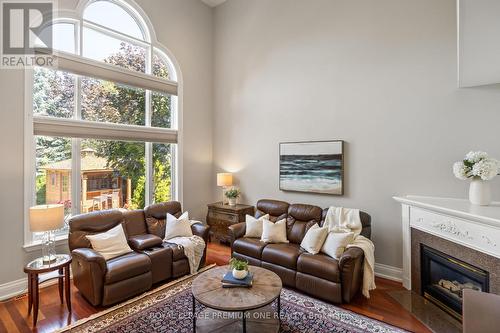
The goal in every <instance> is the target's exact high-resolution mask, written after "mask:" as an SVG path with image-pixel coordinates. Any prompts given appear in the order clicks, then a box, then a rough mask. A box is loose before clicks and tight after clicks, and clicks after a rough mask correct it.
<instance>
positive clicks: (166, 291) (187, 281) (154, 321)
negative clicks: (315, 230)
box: [59, 276, 406, 333]
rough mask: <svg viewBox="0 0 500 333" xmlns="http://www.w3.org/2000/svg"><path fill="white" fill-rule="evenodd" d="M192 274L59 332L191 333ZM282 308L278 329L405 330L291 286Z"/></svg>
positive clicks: (380, 332)
mask: <svg viewBox="0 0 500 333" xmlns="http://www.w3.org/2000/svg"><path fill="white" fill-rule="evenodd" d="M195 277H196V276H188V277H185V278H182V279H180V280H177V281H174V282H172V283H169V284H167V285H164V286H161V287H159V288H157V289H155V290H153V291H150V292H148V293H146V294H143V295H141V296H138V297H136V298H134V299H132V300H131V301H127V302H125V303H122V304H120V305H118V306H115V307H113V308H111V309H108V310H106V311H103V312H100V313H97V314H95V315H93V316H91V317H89V318H86V319H82V320H80V321H78V322H76V323H74V324H73V325H71V326H68V327H66V328H64V329H62V330H60V331H59V332H75V333H76V332H78V333H80V332H82V333H83V332H85V333H91V332H103V333H108V332H109V333H111V332H119V333H131V332H172V333H174V332H175V333H184V332H186V333H187V332H192V331H193V326H192V325H193V324H192V323H193V322H192V317H191V309H192V308H191V307H192V299H191V283H192V282H193V279H194V278H195ZM200 309H201V305H200ZM200 309H198V311H199V310H200ZM281 311H282V315H283V319H282V322H281V329H280V332H311V333H312V332H314V333H319V332H325V333H326V332H334V333H337V332H338V333H350V332H353V333H358V332H376V333H396V332H398V333H399V332H406V331H405V330H402V329H399V328H396V327H394V326H390V325H387V324H385V323H382V322H379V321H377V320H374V319H370V318H368V317H365V316H362V315H359V314H356V313H353V312H351V311H348V310H344V309H341V308H338V307H336V306H334V305H332V304H328V303H325V302H322V301H319V300H317V299H315V298H312V297H309V296H305V295H303V294H300V293H298V292H296V291H293V290H290V289H283V290H282V292H281Z"/></svg>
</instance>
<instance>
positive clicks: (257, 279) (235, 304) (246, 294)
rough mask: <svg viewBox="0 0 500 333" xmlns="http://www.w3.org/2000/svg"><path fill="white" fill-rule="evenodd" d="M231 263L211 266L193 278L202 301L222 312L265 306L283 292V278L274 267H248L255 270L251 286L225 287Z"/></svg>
mask: <svg viewBox="0 0 500 333" xmlns="http://www.w3.org/2000/svg"><path fill="white" fill-rule="evenodd" d="M228 270H229V266H221V267H216V268H212V269H209V270H208V271H206V272H204V273H201V274H200V275H199V276H198V277H197V278H196V279H194V281H193V285H192V293H193V297H194V298H196V300H197V301H198V302H200V303H201V304H203V305H205V306H207V307H209V308H212V309H216V310H222V311H244V310H252V309H258V308H261V307H263V306H265V305H267V304H270V303H271V302H272V301H274V300H275V299H276V298H278V296H279V295H280V292H281V287H282V284H281V279H280V277H279V276H278V275H276V274H275V273H273V272H271V271H270V270H267V269H264V268H261V267H257V266H248V270H249V271H250V272H252V273H253V283H252V287H250V288H243V287H242V288H222V282H221V280H222V277H223V276H224V274H225V273H226V272H227V271H228Z"/></svg>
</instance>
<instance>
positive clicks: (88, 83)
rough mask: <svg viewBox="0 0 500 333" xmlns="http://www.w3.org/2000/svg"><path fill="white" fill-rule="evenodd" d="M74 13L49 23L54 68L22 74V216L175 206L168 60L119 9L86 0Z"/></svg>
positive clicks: (129, 11) (128, 12)
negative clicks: (36, 209)
mask: <svg viewBox="0 0 500 333" xmlns="http://www.w3.org/2000/svg"><path fill="white" fill-rule="evenodd" d="M78 16H79V18H74V17H72V18H61V17H59V18H57V20H56V21H55V22H54V23H53V25H52V27H53V33H54V35H53V37H54V43H53V46H54V49H55V53H56V57H57V60H58V62H57V63H58V66H57V68H34V69H33V70H30V71H29V73H28V74H27V82H28V83H27V88H28V89H27V94H28V96H27V99H29V100H30V103H29V104H30V105H31V107H30V108H29V110H28V111H27V112H28V115H27V117H26V119H27V124H26V128H27V133H33V137H32V140H28V142H27V145H26V151H27V155H28V156H29V155H31V157H32V163H31V164H30V167H29V168H27V178H28V182H27V183H28V184H29V186H28V187H27V188H29V191H28V196H27V197H30V198H31V200H27V201H28V202H27V203H26V209H27V208H28V207H29V206H32V205H36V204H52V203H60V204H64V207H65V213H66V215H67V216H68V217H69V216H71V215H74V214H79V213H84V212H91V211H96V210H102V209H110V208H124V209H138V208H143V207H144V206H145V205H148V204H150V203H153V202H162V201H167V200H171V199H179V191H178V188H177V184H178V183H177V179H178V177H179V176H178V174H177V168H176V165H177V158H176V157H177V156H178V153H177V151H178V144H177V138H178V135H179V133H178V132H179V131H178V126H177V119H178V115H177V112H178V107H177V100H178V99H177V91H178V85H177V73H176V71H175V68H174V66H173V62H172V61H171V59H170V58H168V57H167V56H166V53H165V52H163V51H162V47H161V46H160V45H158V44H157V43H156V42H154V41H152V40H151V36H152V35H154V34H152V31H151V30H150V29H148V27H147V26H146V24H145V23H144V22H145V20H144V19H143V17H141V15H140V14H139V13H138V10H136V9H135V8H133V7H132V6H131V5H129V4H128V3H126V2H122V1H117V0H97V1H88V2H87V3H86V5H85V6H83V7H82V10H81V12H80V13H79V15H78ZM26 215H27V214H26ZM25 225H27V223H26V222H25ZM26 229H28V228H26ZM66 232H67V228H63V229H62V230H60V231H59V235H60V236H64V235H65V234H66ZM37 237H38V235H36V234H31V233H30V232H29V230H27V231H26V237H25V243H27V244H28V245H29V244H30V243H33V242H35V241H37Z"/></svg>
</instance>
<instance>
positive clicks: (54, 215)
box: [30, 205, 64, 232]
mask: <svg viewBox="0 0 500 333" xmlns="http://www.w3.org/2000/svg"><path fill="white" fill-rule="evenodd" d="M63 226H64V205H40V206H34V207H31V208H30V230H31V231H33V232H41V231H51V230H56V229H60V228H62V227H63Z"/></svg>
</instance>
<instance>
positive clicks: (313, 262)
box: [297, 253, 340, 283]
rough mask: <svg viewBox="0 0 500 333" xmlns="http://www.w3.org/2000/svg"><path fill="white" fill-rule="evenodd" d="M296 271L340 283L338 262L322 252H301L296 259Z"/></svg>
mask: <svg viewBox="0 0 500 333" xmlns="http://www.w3.org/2000/svg"><path fill="white" fill-rule="evenodd" d="M297 271H299V272H302V273H306V274H309V275H312V276H316V277H319V278H322V279H325V280H329V281H332V282H337V283H340V271H339V262H338V261H337V260H335V259H333V258H331V257H329V256H327V255H324V254H322V253H319V254H309V253H303V254H301V255H300V257H299V258H298V260H297Z"/></svg>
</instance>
